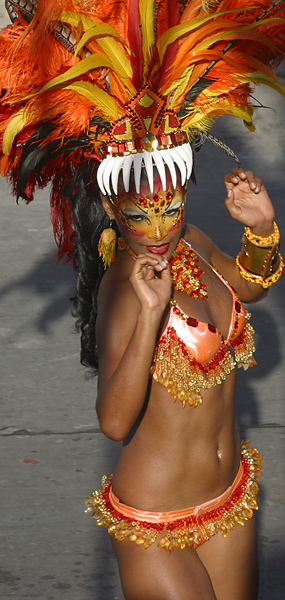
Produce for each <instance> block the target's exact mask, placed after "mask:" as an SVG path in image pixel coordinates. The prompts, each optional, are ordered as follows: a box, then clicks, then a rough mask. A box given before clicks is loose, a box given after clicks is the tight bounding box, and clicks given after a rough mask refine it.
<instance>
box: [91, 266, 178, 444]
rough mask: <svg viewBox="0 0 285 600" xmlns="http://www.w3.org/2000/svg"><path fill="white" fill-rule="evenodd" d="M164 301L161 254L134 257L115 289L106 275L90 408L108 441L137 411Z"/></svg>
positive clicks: (120, 434)
mask: <svg viewBox="0 0 285 600" xmlns="http://www.w3.org/2000/svg"><path fill="white" fill-rule="evenodd" d="M157 273H160V277H159V278H158V277H156V274H157ZM170 297H171V277H170V270H169V266H168V263H167V261H166V260H165V259H164V257H161V256H158V257H157V258H155V259H154V258H153V256H151V255H149V254H144V255H139V256H138V257H137V259H136V260H135V262H134V267H133V270H132V273H131V276H130V279H129V280H127V281H124V282H122V283H121V284H119V285H117V286H116V285H114V282H112V278H111V277H110V278H109V283H108V284H107V286H105V287H104V283H103V288H102V291H101V293H100V296H99V306H98V309H99V311H98V318H97V323H98V325H97V332H96V337H97V342H98V351H99V376H98V397H97V403H96V409H97V414H98V418H99V422H100V426H101V429H102V431H103V433H105V435H107V436H108V437H110V438H112V439H114V440H118V441H119V440H123V439H124V438H125V437H126V435H127V434H128V433H129V431H130V429H131V427H132V426H133V424H134V423H135V421H136V419H137V418H138V416H139V414H140V412H141V410H142V408H143V405H144V402H145V400H146V396H147V390H148V385H149V369H150V366H151V363H152V359H153V353H154V347H155V343H156V338H157V332H158V328H159V325H160V323H161V319H162V316H163V313H164V311H165V308H166V306H167V304H168V302H169V300H170Z"/></svg>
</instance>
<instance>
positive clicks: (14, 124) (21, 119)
mask: <svg viewBox="0 0 285 600" xmlns="http://www.w3.org/2000/svg"><path fill="white" fill-rule="evenodd" d="M28 121H29V117H28V111H27V110H25V109H24V108H21V109H20V110H19V111H18V112H17V113H16V114H15V116H14V117H13V118H12V119H11V121H10V122H9V123H8V125H7V127H6V129H5V132H4V135H3V143H2V152H3V154H7V155H9V154H10V151H11V148H12V145H13V143H14V139H15V137H16V135H17V134H18V133H20V131H22V129H23V128H24V127H25V125H27V123H28Z"/></svg>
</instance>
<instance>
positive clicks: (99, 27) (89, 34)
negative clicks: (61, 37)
mask: <svg viewBox="0 0 285 600" xmlns="http://www.w3.org/2000/svg"><path fill="white" fill-rule="evenodd" d="M99 35H100V36H104V37H107V36H108V37H111V38H118V39H119V40H120V42H121V43H122V44H123V45H124V46H125V43H124V40H123V38H122V37H121V36H120V34H119V33H118V32H117V31H116V29H115V28H114V27H112V25H108V24H107V23H98V24H96V25H94V24H93V27H90V28H89V29H88V31H86V32H85V33H84V35H83V36H82V38H81V40H80V42H79V43H78V45H77V50H76V53H77V54H78V52H80V50H81V48H82V47H83V46H84V45H85V44H87V43H88V42H89V40H90V39H92V38H97V37H98V36H99ZM99 41H100V40H97V42H98V43H99Z"/></svg>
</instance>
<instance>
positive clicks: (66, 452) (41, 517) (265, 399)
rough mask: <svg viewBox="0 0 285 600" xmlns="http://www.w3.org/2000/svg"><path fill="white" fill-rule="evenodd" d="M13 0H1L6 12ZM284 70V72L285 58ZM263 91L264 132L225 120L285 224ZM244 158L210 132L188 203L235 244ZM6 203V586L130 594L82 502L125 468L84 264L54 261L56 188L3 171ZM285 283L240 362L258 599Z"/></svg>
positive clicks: (279, 121) (24, 594)
mask: <svg viewBox="0 0 285 600" xmlns="http://www.w3.org/2000/svg"><path fill="white" fill-rule="evenodd" d="M3 5H4V2H3V0H0V25H1V26H2V24H3V26H4V24H5V20H4V17H3ZM280 74H281V77H282V80H283V82H284V81H285V77H284V75H285V70H284V69H283V75H282V70H280ZM258 98H259V99H260V100H261V101H262V102H263V104H265V105H267V106H272V107H273V109H274V110H265V109H259V110H258V112H257V116H256V125H257V131H256V133H255V134H252V133H250V132H248V131H247V130H245V128H244V127H243V125H242V123H239V122H238V121H235V120H234V119H230V118H224V119H221V121H220V122H218V123H217V125H216V126H215V131H216V133H217V135H220V137H221V138H223V139H224V140H225V141H227V142H228V143H229V145H231V146H232V147H233V148H234V149H235V151H236V152H237V153H238V155H239V156H240V158H241V160H242V164H243V166H244V167H245V168H246V167H248V168H253V169H255V171H256V172H259V173H260V174H261V175H262V176H263V178H264V181H265V183H266V185H267V187H268V189H269V191H270V193H271V196H272V198H273V200H274V202H275V205H276V212H277V219H278V222H279V223H280V226H281V231H282V230H283V236H284V235H285V206H284V158H285V133H284V117H285V100H284V99H282V98H278V97H277V96H276V95H274V94H272V93H271V92H268V91H259V92H258ZM275 111H277V112H275ZM232 167H233V164H232V161H231V160H230V159H228V158H227V157H225V156H224V155H223V153H221V151H219V150H217V149H215V148H213V147H212V146H211V145H210V144H206V145H205V146H204V147H203V149H202V150H201V151H200V153H199V154H198V155H197V161H196V169H197V180H198V185H197V187H196V188H194V187H191V189H190V191H189V200H188V209H187V210H188V220H190V221H191V222H193V223H195V224H197V225H198V226H200V227H202V228H203V229H204V230H205V231H206V232H207V233H208V234H209V235H211V236H212V237H213V239H214V240H215V241H216V242H217V243H218V244H219V245H220V247H221V248H222V249H224V250H226V251H228V252H230V253H232V254H233V255H235V254H236V252H237V250H238V249H239V247H240V237H241V227H240V225H239V224H236V223H232V221H231V219H230V218H229V217H228V215H227V213H226V210H225V208H224V206H223V199H224V195H225V194H224V188H223V181H222V178H223V175H224V173H226V172H228V171H229V170H231V169H232ZM0 214H1V217H0V218H1V221H0V223H1V225H0V252H1V280H0V299H1V303H0V318H1V320H0V339H1V359H0V364H1V430H0V452H1V459H2V460H1V467H2V474H1V479H2V485H1V517H2V527H1V547H0V548H1V549H0V583H1V586H0V598H1V599H2V598H3V600H9V599H11V598H14V599H16V600H22V599H32V598H39V599H41V600H59V599H61V600H64V599H68V600H123V597H122V592H121V588H120V584H119V579H118V573H117V567H116V563H115V560H114V558H113V556H112V551H111V547H110V542H109V539H108V535H107V534H106V532H105V530H102V529H101V528H98V527H96V525H95V523H94V522H92V521H91V519H90V517H89V516H88V515H85V514H84V505H83V500H84V498H85V496H87V495H89V493H90V492H91V491H92V490H93V489H96V488H97V487H98V485H99V483H100V477H101V474H103V473H109V472H111V471H112V470H113V469H114V466H115V463H116V460H117V456H118V453H119V450H120V444H116V443H114V442H111V441H110V440H107V439H106V438H105V437H104V436H103V435H102V434H101V433H100V430H99V427H98V423H97V420H96V416H95V412H94V404H95V397H96V380H94V379H91V380H86V379H85V371H84V369H83V367H81V366H80V365H79V360H78V352H79V337H78V336H77V335H76V334H75V333H74V330H73V322H72V318H71V316H70V300H69V299H70V297H72V295H73V290H74V275H73V273H72V269H71V267H70V266H67V265H64V264H61V263H59V264H58V263H57V262H56V256H55V245H54V242H53V237H52V230H51V225H50V220H49V207H48V192H47V191H43V192H40V193H38V194H37V197H36V199H35V201H34V202H33V203H31V204H30V205H29V206H25V205H24V203H20V206H17V205H16V204H15V202H14V200H13V198H12V197H11V195H10V192H9V189H8V186H7V184H6V183H5V181H4V180H3V179H1V181H0ZM283 239H284V238H283ZM284 292H285V277H283V279H281V281H280V282H279V283H278V284H276V285H275V286H273V288H272V289H271V291H270V294H269V295H268V296H267V298H266V299H265V300H264V301H263V302H262V303H260V304H257V305H255V306H252V307H250V310H251V311H252V313H253V323H254V325H255V328H256V330H257V336H256V339H257V361H258V366H257V367H255V369H252V370H251V371H250V372H247V373H245V374H244V373H239V378H238V390H237V411H238V418H239V423H240V426H241V429H242V435H243V436H244V437H245V438H249V439H251V441H252V443H253V444H254V445H256V446H257V447H258V448H259V450H260V452H261V454H262V455H263V456H264V461H263V477H262V482H261V494H260V511H259V513H258V525H259V542H260V568H261V586H260V596H259V600H272V599H274V600H282V599H283V598H285V582H284V554H285V543H284V539H285V535H284V533H285V532H284V480H283V473H282V468H283V458H284V408H283V406H284V380H285V378H284V370H285V362H284V340H285V331H284V329H285V328H284ZM229 600H230V598H229ZM241 600H242V599H241Z"/></svg>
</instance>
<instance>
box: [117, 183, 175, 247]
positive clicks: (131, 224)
mask: <svg viewBox="0 0 285 600" xmlns="http://www.w3.org/2000/svg"><path fill="white" fill-rule="evenodd" d="M185 195H186V192H185V190H184V188H181V187H177V188H176V189H175V190H173V188H170V187H169V188H168V189H167V190H166V191H163V190H159V191H158V193H153V194H152V193H147V194H146V195H140V194H126V193H125V197H124V198H123V199H122V200H121V201H120V199H119V198H118V202H117V206H116V207H114V212H115V215H116V220H117V222H118V225H119V227H120V229H121V230H122V234H123V236H124V237H125V236H126V234H127V235H128V236H129V235H130V236H136V237H144V238H147V239H148V240H154V241H155V242H159V241H161V240H163V239H164V238H165V237H166V236H167V235H168V234H169V233H170V232H172V231H173V230H176V229H177V228H178V229H180V228H181V227H182V224H183V219H184V205H185Z"/></svg>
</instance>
